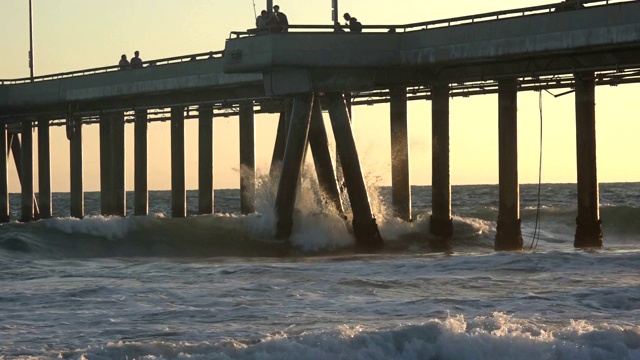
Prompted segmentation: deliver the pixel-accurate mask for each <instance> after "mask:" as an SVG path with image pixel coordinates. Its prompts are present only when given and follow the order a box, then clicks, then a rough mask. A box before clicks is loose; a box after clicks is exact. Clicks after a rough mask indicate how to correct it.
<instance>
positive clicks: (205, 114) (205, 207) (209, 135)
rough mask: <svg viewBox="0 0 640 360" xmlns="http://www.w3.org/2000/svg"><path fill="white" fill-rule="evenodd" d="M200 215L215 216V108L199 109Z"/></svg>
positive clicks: (201, 106)
mask: <svg viewBox="0 0 640 360" xmlns="http://www.w3.org/2000/svg"><path fill="white" fill-rule="evenodd" d="M198 213H199V214H213V106H211V105H200V106H199V107H198Z"/></svg>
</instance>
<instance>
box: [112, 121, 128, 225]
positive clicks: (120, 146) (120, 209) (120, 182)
mask: <svg viewBox="0 0 640 360" xmlns="http://www.w3.org/2000/svg"><path fill="white" fill-rule="evenodd" d="M113 115H114V116H113V118H112V121H111V126H112V128H111V129H112V130H111V151H112V154H113V155H112V158H111V166H112V167H111V171H112V174H113V195H114V203H113V204H114V209H113V210H114V212H113V215H117V216H125V215H127V192H126V188H125V177H126V168H125V132H124V125H125V121H124V112H123V111H117V112H114V113H113Z"/></svg>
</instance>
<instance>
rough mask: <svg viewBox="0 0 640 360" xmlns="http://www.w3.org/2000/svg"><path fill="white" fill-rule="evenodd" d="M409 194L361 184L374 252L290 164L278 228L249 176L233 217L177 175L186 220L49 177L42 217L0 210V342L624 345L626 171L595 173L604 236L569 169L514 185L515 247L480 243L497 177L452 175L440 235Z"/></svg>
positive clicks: (269, 203)
mask: <svg viewBox="0 0 640 360" xmlns="http://www.w3.org/2000/svg"><path fill="white" fill-rule="evenodd" d="M412 193H413V194H412V195H413V196H412V202H413V217H414V221H412V222H410V223H405V222H402V221H399V220H397V219H394V218H393V216H391V215H390V207H391V206H390V189H389V188H388V187H377V188H372V189H370V197H371V202H372V206H373V210H374V213H375V215H376V219H377V223H378V225H379V227H380V231H381V233H382V236H383V238H384V239H385V242H386V247H385V249H384V250H383V251H380V252H378V253H372V254H369V253H360V252H358V251H357V250H356V249H355V247H354V240H353V237H352V235H351V234H350V232H349V228H348V226H346V225H345V223H344V222H343V220H342V219H341V218H340V217H339V216H337V215H336V214H335V212H334V211H332V210H331V209H328V208H325V207H324V206H323V205H322V202H321V201H320V200H319V196H318V193H317V186H315V185H314V184H313V183H312V182H310V181H306V180H305V181H304V182H303V187H302V190H301V192H300V195H299V201H298V205H297V210H296V213H295V219H294V221H295V226H294V229H293V235H292V237H291V239H290V241H289V242H288V243H282V242H279V241H276V240H274V239H273V237H272V235H273V233H274V232H275V227H274V224H275V216H274V213H273V197H274V196H273V187H271V186H267V185H265V184H261V185H260V186H259V187H258V196H257V209H258V212H257V214H254V215H249V216H241V215H239V208H240V201H239V191H238V190H217V191H216V194H215V207H216V214H214V215H203V216H195V215H193V214H194V212H195V211H196V208H197V192H196V191H189V192H188V208H189V213H191V214H192V216H189V217H188V218H186V219H172V218H171V217H170V192H167V191H156V192H151V193H150V213H151V214H150V215H148V216H144V217H132V216H130V217H125V218H117V217H102V216H100V215H98V212H99V208H100V199H99V194H98V193H91V192H90V193H87V194H86V199H85V204H86V212H87V216H86V217H85V218H84V219H82V220H79V219H72V218H69V213H68V200H69V194H68V193H57V194H55V195H54V212H55V217H54V218H52V219H47V220H41V221H34V222H31V223H19V222H17V221H15V220H14V221H12V222H11V223H8V224H3V225H0V359H2V360H5V359H7V360H8V359H91V360H93V359H225V360H226V359H260V360H270V359H284V360H286V359H292V360H293V359H349V360H351V359H430V360H446V359H456V360H457V359H487V360H489V359H491V360H494V359H536V360H537V359H602V360H610V359H640V270H639V269H640V221H639V219H640V183H613V184H601V185H600V201H601V218H602V221H603V230H604V244H605V245H604V247H603V248H602V249H574V248H573V236H574V232H575V216H576V185H575V184H543V185H542V186H541V188H540V196H538V185H537V184H535V185H522V186H521V204H522V214H521V216H522V231H523V237H524V242H525V246H526V249H525V251H522V252H494V251H493V241H494V237H495V232H496V218H497V205H498V204H497V201H498V187H497V185H474V186H453V187H452V210H453V214H454V236H453V238H452V239H451V240H450V241H449V243H448V247H447V248H446V249H445V250H444V251H443V250H442V248H433V247H432V246H430V245H429V244H431V243H432V242H433V241H430V240H433V239H432V238H431V237H430V236H429V235H428V233H429V229H428V228H429V215H430V206H431V205H430V204H431V188H430V187H428V186H414V187H413V188H412ZM132 200H133V194H131V193H129V194H128V201H129V211H130V212H131V211H132V206H133V203H132ZM11 201H12V205H14V206H13V214H18V215H19V214H20V202H19V196H18V195H17V194H14V195H12V198H11ZM538 202H539V203H540V207H538ZM538 226H539V228H538ZM536 229H538V230H537V231H536ZM534 233H535V234H536V236H535V237H534V236H533V235H534Z"/></svg>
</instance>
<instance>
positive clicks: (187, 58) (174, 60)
mask: <svg viewBox="0 0 640 360" xmlns="http://www.w3.org/2000/svg"><path fill="white" fill-rule="evenodd" d="M222 53H223V51H222V50H220V51H210V52H206V53H198V54H191V55H181V56H174V57H170V58H163V59H157V60H149V61H143V62H142V65H143V66H145V67H149V66H161V65H169V64H176V63H181V62H186V61H195V60H205V59H213V58H221V57H222ZM132 70H136V69H132ZM111 71H120V66H119V65H112V66H103V67H97V68H91V69H84V70H75V71H68V72H62V73H56V74H50V75H41V76H34V77H33V79H31V78H30V77H26V78H20V79H10V80H9V79H0V85H13V84H25V83H29V82H37V81H47V80H57V79H63V78H69V77H76V76H84V75H92V74H99V73H106V72H111Z"/></svg>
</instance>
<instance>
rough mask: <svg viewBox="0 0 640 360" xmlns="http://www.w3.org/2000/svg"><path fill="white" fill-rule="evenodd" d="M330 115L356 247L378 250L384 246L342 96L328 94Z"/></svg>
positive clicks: (339, 94)
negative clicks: (351, 215)
mask: <svg viewBox="0 0 640 360" xmlns="http://www.w3.org/2000/svg"><path fill="white" fill-rule="evenodd" d="M327 98H328V102H329V116H330V118H331V126H332V127H333V134H334V136H335V141H336V150H337V153H338V156H340V159H341V162H342V170H343V175H344V181H345V184H346V187H347V193H348V194H349V202H350V203H351V211H352V213H353V221H352V224H353V232H354V235H355V238H356V246H357V247H358V248H360V249H362V250H377V249H380V248H382V247H383V246H384V241H383V240H382V236H381V235H380V231H379V230H378V225H377V224H376V219H375V217H374V216H373V213H372V212H371V206H370V204H369V194H368V193H367V187H366V185H365V182H364V177H363V175H362V169H361V167H360V159H359V158H358V151H357V150H356V143H355V141H354V139H353V133H352V131H351V121H350V118H349V112H348V110H347V104H346V103H345V99H344V96H343V95H342V94H341V93H329V94H327Z"/></svg>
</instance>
